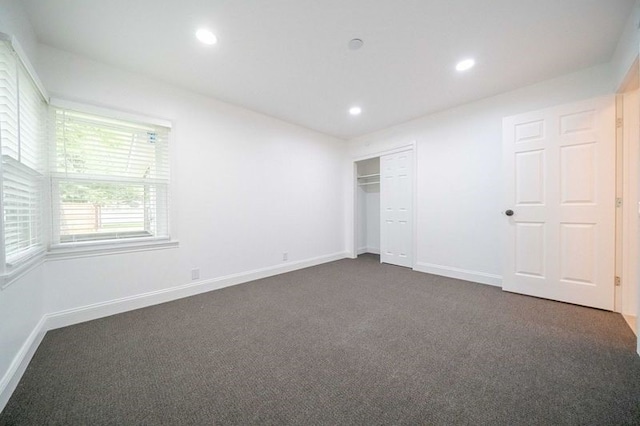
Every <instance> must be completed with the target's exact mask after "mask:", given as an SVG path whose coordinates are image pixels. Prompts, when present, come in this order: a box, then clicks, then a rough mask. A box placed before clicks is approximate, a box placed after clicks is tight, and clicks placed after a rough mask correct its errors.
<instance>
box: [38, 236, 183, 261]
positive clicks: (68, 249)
mask: <svg viewBox="0 0 640 426" xmlns="http://www.w3.org/2000/svg"><path fill="white" fill-rule="evenodd" d="M69 244H71V243H69ZM75 244H76V245H75V246H72V245H70V246H67V245H66V244H62V245H57V246H52V247H51V249H50V250H49V252H47V256H46V260H47V261H55V260H67V259H76V258H80V257H91V256H105V255H110V254H121V253H134V252H139V251H151V250H164V249H171V248H178V247H179V245H180V242H179V241H175V240H173V241H169V240H168V239H153V240H147V241H139V240H138V241H135V242H134V241H126V240H120V241H117V242H113V241H111V242H109V243H106V244H105V243H102V244H98V243H95V242H91V243H89V242H87V243H86V244H83V245H82V244H81V243H75Z"/></svg>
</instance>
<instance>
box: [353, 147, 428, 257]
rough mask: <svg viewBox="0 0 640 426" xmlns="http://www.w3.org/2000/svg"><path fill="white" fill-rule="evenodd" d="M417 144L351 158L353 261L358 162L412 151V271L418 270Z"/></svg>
mask: <svg viewBox="0 0 640 426" xmlns="http://www.w3.org/2000/svg"><path fill="white" fill-rule="evenodd" d="M417 147H418V146H417V143H416V141H413V142H411V143H409V144H405V145H401V146H398V147H395V148H390V149H385V150H380V151H374V152H371V153H369V154H365V155H360V156H357V157H352V158H351V176H350V178H351V185H350V188H351V218H350V219H351V220H350V221H349V222H350V225H351V232H350V233H349V234H350V235H349V236H348V238H349V240H348V242H349V247H348V250H347V252H348V255H349V257H350V258H351V259H355V258H357V257H358V225H359V222H358V166H357V164H356V163H357V162H359V161H363V160H370V159H372V158H377V157H382V156H384V155H388V154H397V153H399V152H406V151H411V152H412V153H413V164H412V165H413V170H412V173H411V181H412V183H413V191H412V194H411V201H412V203H413V213H412V215H411V220H413V229H412V233H411V239H412V240H413V241H411V246H412V247H411V248H412V250H413V256H412V258H411V269H414V270H415V268H416V262H417V245H418V238H417V235H418V223H417V220H416V219H417V218H418V214H417V212H418V209H417V199H418V198H417V194H418V190H417V189H418V180H417V179H416V177H417V175H418V168H417V164H418V150H417Z"/></svg>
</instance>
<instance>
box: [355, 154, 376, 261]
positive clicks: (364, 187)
mask: <svg viewBox="0 0 640 426" xmlns="http://www.w3.org/2000/svg"><path fill="white" fill-rule="evenodd" d="M356 172H357V173H356V176H357V177H356V180H357V188H356V191H357V194H356V206H357V211H356V223H357V229H356V235H357V239H356V241H357V248H356V253H357V255H358V256H360V255H362V254H365V253H369V254H373V255H380V157H375V158H370V159H367V160H362V161H357V162H356Z"/></svg>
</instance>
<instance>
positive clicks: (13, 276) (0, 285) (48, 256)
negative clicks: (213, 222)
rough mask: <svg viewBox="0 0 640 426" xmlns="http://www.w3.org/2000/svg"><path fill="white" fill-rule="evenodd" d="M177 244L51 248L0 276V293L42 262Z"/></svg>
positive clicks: (165, 242)
mask: <svg viewBox="0 0 640 426" xmlns="http://www.w3.org/2000/svg"><path fill="white" fill-rule="evenodd" d="M178 246H179V242H178V241H176V240H168V239H163V240H153V241H137V242H127V243H119V244H109V243H108V244H104V243H102V244H96V243H92V244H86V245H83V246H81V247H78V246H75V247H60V246H57V247H53V248H51V249H50V250H49V251H47V252H45V251H44V249H40V251H39V252H36V253H35V254H33V255H31V256H30V257H28V258H26V259H22V260H21V261H20V262H19V263H18V264H17V265H15V266H12V267H10V268H9V269H8V270H7V271H6V272H5V273H4V274H0V291H2V290H5V289H6V288H7V287H9V286H10V285H11V284H12V283H13V282H15V281H16V280H17V279H18V278H20V277H22V276H24V275H25V274H27V273H28V272H30V271H31V270H33V269H35V268H36V267H38V266H40V265H42V264H43V263H44V262H50V261H55V260H65V259H76V258H81V257H93V256H106V255H110V254H120V253H134V252H140V251H150V250H165V249H171V248H178Z"/></svg>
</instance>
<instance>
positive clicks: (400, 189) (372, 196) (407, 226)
mask: <svg viewBox="0 0 640 426" xmlns="http://www.w3.org/2000/svg"><path fill="white" fill-rule="evenodd" d="M414 169H415V167H414V155H413V149H403V150H397V151H391V152H390V153H388V154H385V155H380V156H378V157H370V158H367V159H362V160H357V161H354V172H355V182H354V183H355V192H354V203H355V206H354V207H355V209H354V225H355V226H354V235H353V236H354V248H355V249H354V255H356V256H360V255H364V254H366V255H367V256H372V255H374V256H375V255H379V256H380V262H382V263H389V264H392V265H397V266H404V267H406V268H413V267H414V256H413V253H414V244H415V239H414V226H413V222H414V213H413V198H414V193H413V181H414Z"/></svg>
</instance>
